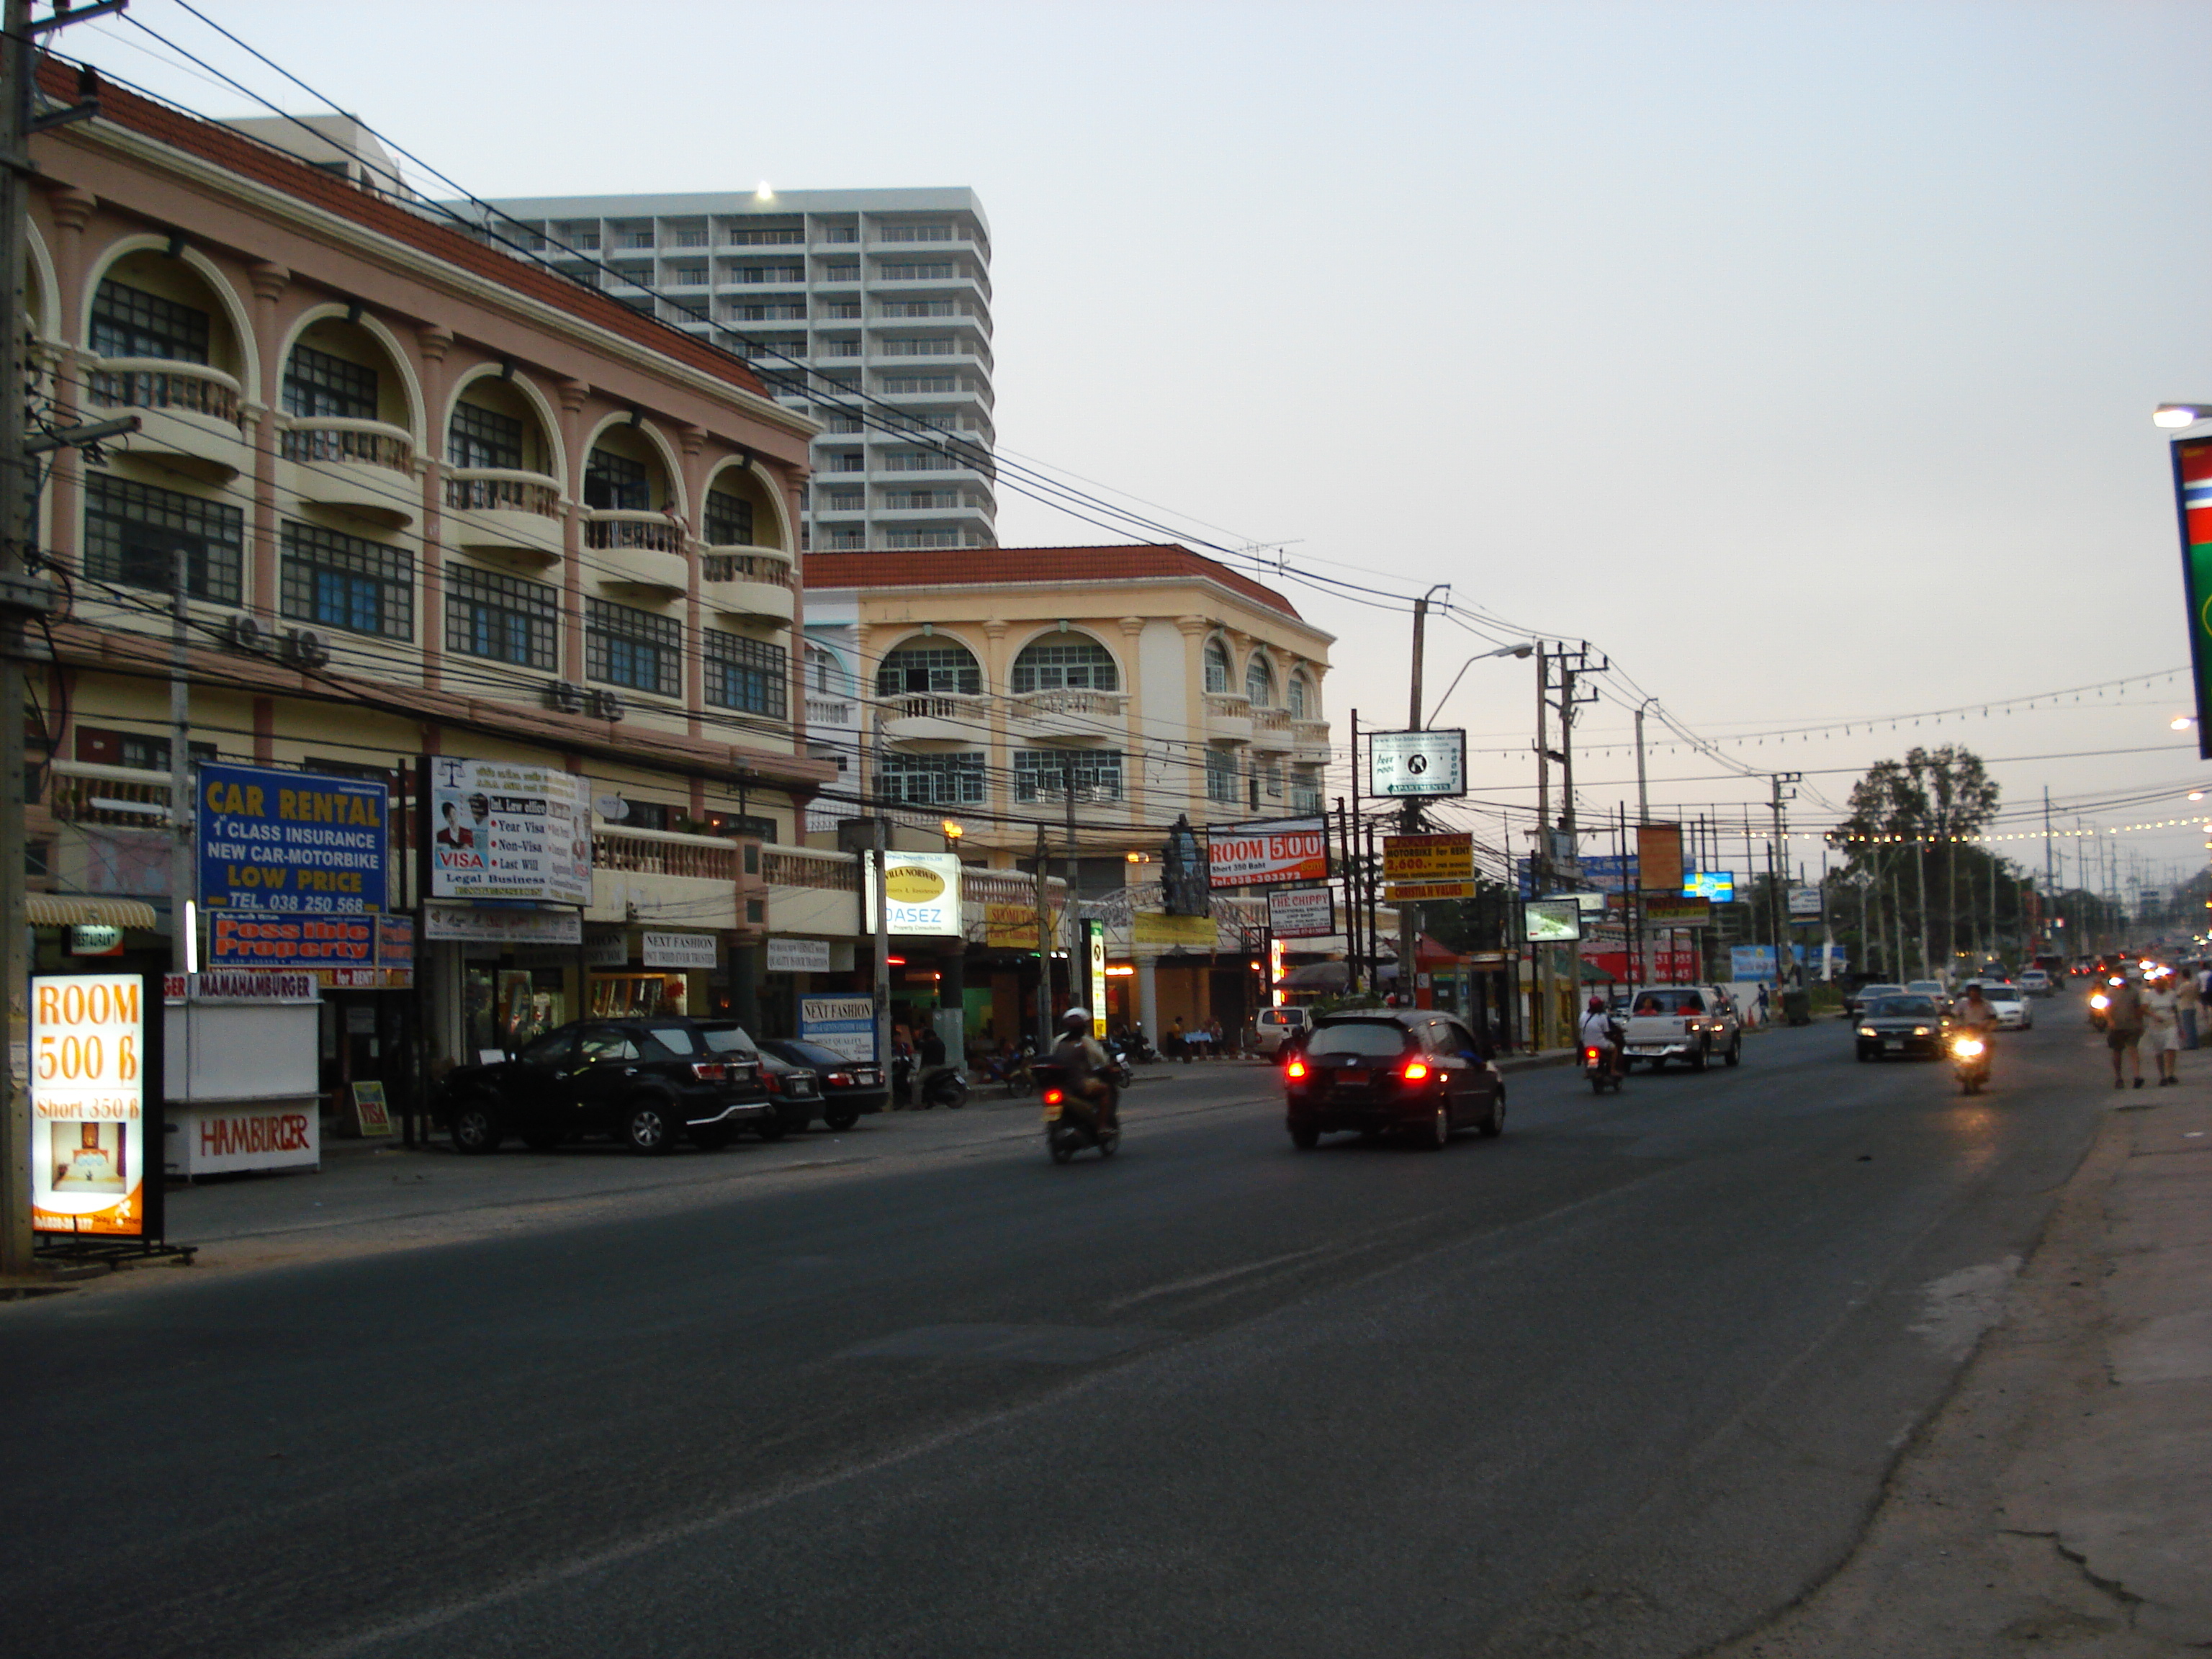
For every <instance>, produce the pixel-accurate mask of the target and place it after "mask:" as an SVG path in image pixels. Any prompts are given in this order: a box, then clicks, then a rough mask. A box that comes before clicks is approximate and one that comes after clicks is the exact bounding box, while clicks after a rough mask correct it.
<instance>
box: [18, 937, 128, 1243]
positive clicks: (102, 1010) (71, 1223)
mask: <svg viewBox="0 0 2212 1659" xmlns="http://www.w3.org/2000/svg"><path fill="white" fill-rule="evenodd" d="M147 1058H148V1057H147V1053H146V1008H145V981H144V980H143V978H141V976H140V975H137V974H84V975H39V976H37V977H35V978H33V980H32V981H31V1052H30V1062H31V1078H30V1083H31V1225H32V1226H33V1228H34V1229H36V1230H37V1231H40V1232H46V1233H105V1234H109V1235H118V1234H119V1235H122V1236H124V1237H143V1235H144V1234H145V1233H146V1231H148V1227H147V1223H148V1216H147V1211H146V1204H147V1194H148V1188H147V1183H146V1083H147V1079H146V1065H147ZM158 1191H159V1189H158V1188H155V1192H156V1193H157V1194H158Z"/></svg>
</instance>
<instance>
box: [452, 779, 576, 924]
mask: <svg viewBox="0 0 2212 1659" xmlns="http://www.w3.org/2000/svg"><path fill="white" fill-rule="evenodd" d="M423 811H424V813H425V825H424V831H423V842H424V847H425V850H426V852H427V853H428V860H429V876H430V880H429V892H430V896H432V897H433V898H459V899H536V900H539V901H541V902H546V903H551V904H588V903H590V902H591V901H592V827H591V803H590V802H589V801H588V800H587V799H586V798H585V794H584V785H583V782H582V781H581V780H580V779H579V778H578V777H576V775H574V773H570V772H563V771H561V770H560V769H557V768H554V767H546V766H525V765H521V764H520V763H515V762H513V761H481V760H459V759H448V758H447V757H444V756H434V757H432V758H431V761H430V787H429V790H428V793H427V794H426V795H425V797H424V799H423Z"/></svg>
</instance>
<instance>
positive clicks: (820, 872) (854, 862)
mask: <svg viewBox="0 0 2212 1659" xmlns="http://www.w3.org/2000/svg"><path fill="white" fill-rule="evenodd" d="M761 874H762V875H763V877H764V878H766V879H767V881H768V884H769V886H771V887H811V888H814V889H816V890H818V891H821V892H825V893H857V892H859V891H860V860H858V859H856V858H854V857H853V856H852V855H851V854H842V855H841V856H837V857H832V856H830V855H829V854H826V853H793V852H779V851H776V850H775V849H774V848H763V851H762V853H761Z"/></svg>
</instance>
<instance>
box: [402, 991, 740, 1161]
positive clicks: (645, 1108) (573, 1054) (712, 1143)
mask: <svg viewBox="0 0 2212 1659" xmlns="http://www.w3.org/2000/svg"><path fill="white" fill-rule="evenodd" d="M740 1035H742V1033H740ZM435 1109H436V1110H437V1113H438V1115H439V1116H440V1117H441V1118H442V1119H443V1120H444V1121H445V1124H446V1127H447V1133H449V1134H451V1135H452V1136H453V1146H454V1149H455V1150H456V1151H458V1152H496V1151H497V1150H498V1149H499V1145H500V1143H501V1141H503V1140H505V1139H507V1137H508V1136H509V1135H519V1136H520V1137H521V1139H522V1144H523V1145H524V1146H528V1147H530V1148H531V1149H532V1151H534V1152H550V1150H552V1148H554V1147H556V1146H559V1145H560V1144H561V1143H562V1141H564V1140H569V1139H575V1138H577V1137H579V1136H584V1135H612V1136H614V1137H615V1138H616V1139H618V1140H620V1141H622V1142H623V1144H624V1145H626V1146H629V1149H630V1150H631V1151H632V1152H668V1151H671V1149H672V1148H673V1147H674V1146H675V1145H676V1143H677V1142H678V1140H680V1139H685V1138H687V1137H688V1138H689V1139H690V1141H691V1142H692V1144H693V1145H695V1146H702V1147H704V1148H707V1149H708V1150H710V1151H711V1150H713V1149H714V1148H716V1147H720V1146H728V1145H729V1144H730V1142H731V1141H732V1140H733V1139H736V1138H737V1133H738V1130H739V1129H741V1128H744V1127H748V1126H752V1125H757V1124H760V1123H763V1122H766V1121H771V1120H773V1119H774V1117H775V1103H773V1101H771V1100H770V1098H769V1091H768V1090H767V1088H766V1087H765V1086H764V1085H763V1081H762V1078H761V1062H760V1056H759V1054H757V1053H756V1052H755V1051H754V1049H753V1047H752V1045H751V1044H750V1042H745V1043H743V1044H732V1043H731V1042H727V1041H726V1040H725V1041H721V1042H717V1041H716V1040H714V1036H712V1034H711V1033H710V1032H709V1031H708V1030H707V1029H706V1028H705V1027H703V1026H702V1024H700V1023H699V1022H698V1021H696V1020H690V1019H679V1018H653V1019H591V1020H579V1021H576V1022H574V1023H572V1024H567V1025H563V1026H560V1027H558V1028H557V1029H556V1030H550V1031H548V1032H547V1033H546V1034H545V1035H544V1036H541V1037H538V1038H537V1039H536V1040H534V1041H533V1042H529V1043H526V1045H524V1047H523V1048H521V1050H520V1052H518V1053H517V1054H515V1055H514V1056H513V1058H512V1059H508V1060H500V1061H497V1062H495V1063H494V1064H492V1065H489V1066H460V1067H459V1068H457V1069H456V1070H455V1071H453V1073H450V1074H449V1075H448V1076H447V1079H446V1080H445V1082H444V1084H443V1085H441V1088H440V1090H439V1093H438V1097H437V1102H436V1108H435Z"/></svg>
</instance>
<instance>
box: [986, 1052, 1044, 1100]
mask: <svg viewBox="0 0 2212 1659" xmlns="http://www.w3.org/2000/svg"><path fill="white" fill-rule="evenodd" d="M1034 1052H1035V1050H1034V1049H1033V1048H1032V1047H1031V1046H1030V1045H1029V1044H1027V1043H1024V1045H1023V1046H1022V1047H1021V1048H1018V1049H1016V1050H1015V1051H1014V1052H1013V1053H1012V1054H993V1055H992V1056H991V1057H990V1059H988V1060H985V1061H984V1062H983V1075H984V1076H985V1077H987V1078H988V1079H990V1080H991V1081H992V1082H994V1083H1002V1084H1004V1085H1006V1098H1007V1099H1009V1100H1012V1098H1014V1097H1016V1096H1017V1095H1025V1094H1027V1093H1029V1092H1030V1091H1031V1090H1032V1089H1034V1088H1036V1078H1035V1077H1033V1076H1032V1075H1030V1054H1032V1053H1034Z"/></svg>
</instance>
